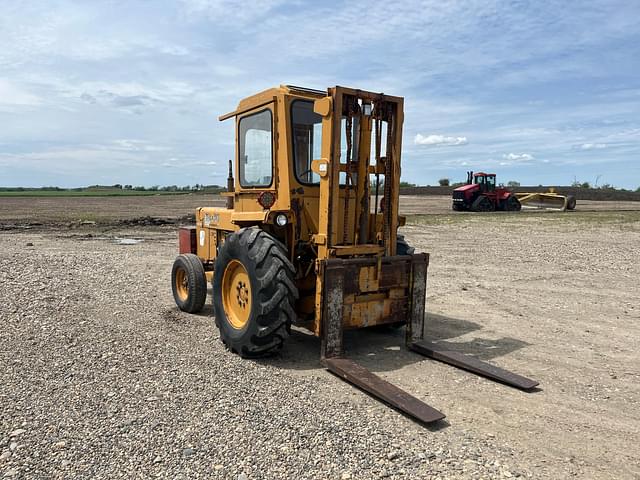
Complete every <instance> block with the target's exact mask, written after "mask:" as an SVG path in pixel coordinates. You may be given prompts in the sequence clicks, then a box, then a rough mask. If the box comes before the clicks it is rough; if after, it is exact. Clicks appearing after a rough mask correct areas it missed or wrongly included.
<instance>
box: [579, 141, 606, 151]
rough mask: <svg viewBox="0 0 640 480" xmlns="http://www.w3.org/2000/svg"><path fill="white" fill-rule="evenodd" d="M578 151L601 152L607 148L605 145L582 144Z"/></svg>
mask: <svg viewBox="0 0 640 480" xmlns="http://www.w3.org/2000/svg"><path fill="white" fill-rule="evenodd" d="M579 148H580V150H602V149H603V148H607V144H606V143H583V144H582V145H580V147H579Z"/></svg>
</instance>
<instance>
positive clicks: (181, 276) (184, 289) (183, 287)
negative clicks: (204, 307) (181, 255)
mask: <svg viewBox="0 0 640 480" xmlns="http://www.w3.org/2000/svg"><path fill="white" fill-rule="evenodd" d="M176 293H177V294H178V298H179V299H180V300H182V301H183V302H186V301H187V298H189V275H187V272H186V270H185V269H184V268H178V270H176Z"/></svg>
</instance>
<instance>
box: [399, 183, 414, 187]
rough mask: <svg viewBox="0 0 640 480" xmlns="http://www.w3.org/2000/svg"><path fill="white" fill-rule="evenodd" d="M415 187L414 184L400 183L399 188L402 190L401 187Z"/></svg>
mask: <svg viewBox="0 0 640 480" xmlns="http://www.w3.org/2000/svg"><path fill="white" fill-rule="evenodd" d="M415 186H416V184H415V183H409V182H400V188H402V187H415Z"/></svg>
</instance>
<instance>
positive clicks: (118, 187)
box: [112, 183, 122, 190]
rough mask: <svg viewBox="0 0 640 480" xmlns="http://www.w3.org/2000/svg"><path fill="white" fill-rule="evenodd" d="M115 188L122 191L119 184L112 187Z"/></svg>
mask: <svg viewBox="0 0 640 480" xmlns="http://www.w3.org/2000/svg"><path fill="white" fill-rule="evenodd" d="M112 187H113V188H117V189H119V190H122V185H120V184H119V183H116V184H115V185H112Z"/></svg>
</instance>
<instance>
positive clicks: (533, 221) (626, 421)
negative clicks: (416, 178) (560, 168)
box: [0, 199, 640, 480]
mask: <svg viewBox="0 0 640 480" xmlns="http://www.w3.org/2000/svg"><path fill="white" fill-rule="evenodd" d="M118 200H119V199H118ZM136 201H137V199H136ZM186 213H189V212H186ZM4 215H5V218H6V217H10V216H11V215H9V214H7V212H4ZM571 215H572V216H571V217H562V216H557V215H555V216H551V215H520V216H518V215H515V216H514V215H508V216H505V215H498V214H496V215H479V216H456V215H451V216H442V217H438V219H437V220H434V218H435V217H429V216H425V217H411V218H410V225H408V226H407V227H405V229H404V233H405V234H406V236H407V239H408V241H409V242H410V243H412V244H414V245H416V246H417V247H418V248H419V249H422V250H424V251H429V252H431V253H432V264H431V265H432V266H431V269H430V283H429V293H428V307H427V308H428V311H429V320H430V321H429V327H428V329H429V332H428V333H429V336H430V337H431V338H433V339H437V340H441V341H444V342H448V343H450V344H451V345H453V346H454V347H456V348H458V349H460V350H461V351H464V352H467V353H472V354H476V355H478V356H480V357H481V358H483V359H487V360H491V361H492V362H494V363H496V364H498V365H500V366H503V367H505V368H509V369H512V370H514V371H517V372H519V373H522V374H524V375H529V376H531V377H533V378H536V379H537V380H539V381H540V382H541V389H540V391H538V392H535V393H532V394H527V393H523V392H519V391H516V390H513V389H510V388H508V387H505V386H502V385H498V384H495V383H492V382H489V381H487V380H483V379H481V378H477V377H475V376H473V375H470V374H467V373H465V372H462V371H459V370H456V369H454V368H452V367H447V366H444V365H441V364H438V363H435V362H432V361H429V360H426V359H424V358H422V357H420V356H418V355H415V354H413V353H410V352H407V351H406V350H405V349H404V347H403V346H402V343H403V339H402V332H397V333H394V334H380V333H374V332H358V333H356V334H352V335H349V336H348V337H347V348H348V349H349V352H350V354H351V355H352V356H353V357H354V358H356V359H357V360H358V361H359V362H361V363H363V364H364V365H365V366H367V367H369V368H370V369H372V370H374V371H376V372H378V373H379V374H380V375H381V376H383V377H384V378H386V379H388V380H390V381H391V382H393V383H395V384H397V385H398V386H400V387H402V388H404V389H406V390H407V391H410V392H411V393H413V394H415V395H416V396H418V397H419V398H422V399H424V400H425V401H426V402H427V403H429V404H430V405H432V406H434V407H435V408H438V409H439V410H441V411H443V412H444V413H446V414H447V421H446V422H443V423H442V424H441V425H438V426H437V427H436V428H431V429H427V428H424V427H423V426H420V425H417V424H415V423H414V422H412V421H411V420H409V419H407V418H405V417H403V416H402V415H400V414H398V413H397V412H395V411H393V410H391V409H389V408H387V407H385V406H384V405H382V404H380V403H378V402H377V401H375V400H373V399H371V398H370V397H368V396H367V395H365V394H363V393H361V392H360V391H358V390H356V389H354V388H353V387H350V386H349V385H347V384H345V383H343V382H342V381H340V380H339V379H337V378H336V377H334V376H332V375H331V374H329V373H327V372H326V371H324V370H323V369H322V368H321V366H320V364H319V361H318V351H319V342H318V341H317V339H315V338H313V337H311V336H309V335H306V334H305V333H304V332H301V331H300V332H294V335H293V336H292V337H291V339H290V341H289V343H288V345H287V346H286V348H285V350H284V351H283V352H282V354H281V355H280V356H278V357H275V358H270V359H265V360H260V361H249V360H242V359H240V358H238V357H236V356H234V355H232V354H229V353H227V352H226V351H225V350H224V348H223V345H222V344H221V343H220V342H219V341H218V335H217V331H216V329H215V327H214V325H213V321H212V319H211V316H210V315H211V308H210V305H208V307H207V310H206V311H205V312H203V314H201V315H189V314H185V313H182V312H179V311H178V310H177V309H176V307H175V304H174V302H173V299H172V297H171V288H170V285H169V272H170V267H171V263H172V261H173V258H174V256H175V250H176V239H175V237H176V235H175V228H174V227H149V228H127V229H123V228H120V227H117V226H99V225H97V226H91V225H81V226H77V227H76V228H74V229H72V230H71V229H68V228H62V227H51V228H49V227H47V226H43V227H40V228H39V229H34V230H23V229H12V230H9V231H5V232H1V233H0V284H1V285H2V289H0V325H1V328H0V365H2V367H3V368H2V369H1V370H0V372H1V373H0V406H1V410H0V475H4V476H6V477H13V478H147V477H158V478H225V479H227V478H229V479H239V480H240V479H261V478H265V479H272V478H322V479H326V478H336V479H348V478H352V479H371V478H512V477H518V476H522V477H525V478H549V479H556V478H571V477H582V478H640V466H639V465H638V459H639V458H640V408H639V407H640V405H639V404H640V370H639V368H638V365H640V354H639V353H638V350H637V344H638V341H639V340H640V321H639V320H640V309H639V308H638V306H637V299H638V297H639V296H640V295H639V294H640V288H639V287H638V278H639V277H640V265H639V262H638V260H637V259H638V255H639V254H640V241H639V240H640V217H639V216H638V215H637V213H635V212H630V213H629V212H627V213H619V214H615V215H614V214H611V215H609V214H608V213H602V214H597V215H595V214H594V215H586V214H585V215H582V216H581V214H579V213H575V214H571ZM117 238H128V239H131V238H137V239H141V240H142V242H140V243H137V244H119V243H117V242H116V241H115V240H116V239H117ZM478 238H487V239H489V241H488V242H478V241H477V239H478Z"/></svg>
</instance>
